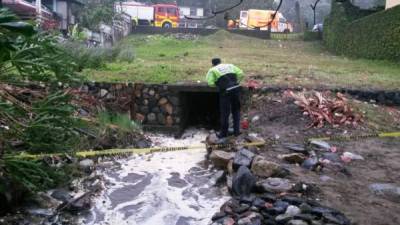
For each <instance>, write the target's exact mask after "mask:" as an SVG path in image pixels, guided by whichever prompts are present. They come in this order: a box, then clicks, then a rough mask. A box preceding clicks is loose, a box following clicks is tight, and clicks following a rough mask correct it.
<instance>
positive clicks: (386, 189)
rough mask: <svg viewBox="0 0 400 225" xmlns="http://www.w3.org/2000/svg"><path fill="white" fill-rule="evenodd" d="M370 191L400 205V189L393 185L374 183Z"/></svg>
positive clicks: (370, 186)
mask: <svg viewBox="0 0 400 225" xmlns="http://www.w3.org/2000/svg"><path fill="white" fill-rule="evenodd" d="M369 189H370V190H371V191H372V192H373V193H374V194H375V195H378V196H382V197H384V198H386V199H388V200H390V201H393V202H398V203H400V187H398V186H395V184H391V183H374V184H371V185H369Z"/></svg>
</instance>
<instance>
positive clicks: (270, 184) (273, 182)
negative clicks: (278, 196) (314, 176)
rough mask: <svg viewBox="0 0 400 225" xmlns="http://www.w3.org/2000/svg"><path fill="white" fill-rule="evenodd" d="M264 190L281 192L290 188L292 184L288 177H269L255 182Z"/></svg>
mask: <svg viewBox="0 0 400 225" xmlns="http://www.w3.org/2000/svg"><path fill="white" fill-rule="evenodd" d="M257 185H258V186H259V187H260V189H261V190H262V191H264V192H272V193H282V192H287V191H289V190H290V189H292V186H293V185H292V184H291V183H290V181H289V180H288V179H283V178H277V177H270V178H267V179H265V180H262V181H260V182H259V183H257Z"/></svg>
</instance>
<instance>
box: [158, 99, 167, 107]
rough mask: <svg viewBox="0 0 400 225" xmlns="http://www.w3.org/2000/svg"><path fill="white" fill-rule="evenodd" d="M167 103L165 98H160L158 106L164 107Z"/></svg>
mask: <svg viewBox="0 0 400 225" xmlns="http://www.w3.org/2000/svg"><path fill="white" fill-rule="evenodd" d="M167 102H168V99H167V98H165V97H162V98H160V100H159V101H158V105H160V106H161V105H165V104H167Z"/></svg>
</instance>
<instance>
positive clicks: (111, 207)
mask: <svg viewBox="0 0 400 225" xmlns="http://www.w3.org/2000/svg"><path fill="white" fill-rule="evenodd" d="M207 134H208V132H207V131H206V130H195V129H189V130H187V131H186V132H185V133H184V134H183V136H182V137H183V138H182V139H174V138H173V137H168V136H162V135H148V136H149V137H150V139H151V140H152V142H153V145H154V146H165V147H176V146H187V145H198V144H200V143H201V142H203V141H204V140H205V138H206V136H207ZM205 155H206V149H196V150H186V151H175V152H162V153H153V154H149V155H142V156H138V155H136V156H131V157H129V158H126V159H122V160H119V161H118V162H119V163H120V164H121V165H120V166H119V167H118V168H114V169H102V170H101V171H99V172H100V173H102V175H103V176H104V177H105V189H104V190H103V192H102V193H101V194H100V195H99V196H98V197H96V198H95V199H94V201H95V203H94V207H93V209H92V210H91V211H90V213H89V214H88V215H86V216H85V217H84V218H82V221H81V223H82V224H101V225H103V224H104V225H106V224H109V225H112V224H113V225H114V224H118V225H120V224H129V225H207V224H210V222H211V217H212V215H213V214H214V213H215V212H217V211H218V210H219V208H220V206H221V205H222V204H223V203H224V202H225V201H226V200H228V199H229V194H228V193H227V190H226V189H224V188H219V187H217V186H216V185H215V182H216V174H217V171H216V170H212V169H211V167H210V166H209V165H208V164H207V162H206V161H205Z"/></svg>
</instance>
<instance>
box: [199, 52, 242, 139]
mask: <svg viewBox="0 0 400 225" xmlns="http://www.w3.org/2000/svg"><path fill="white" fill-rule="evenodd" d="M212 65H213V67H212V68H211V69H210V70H209V71H208V73H207V78H206V79H207V83H208V85H209V86H211V87H215V86H217V87H218V90H219V95H220V97H219V104H220V120H221V128H220V129H221V131H220V133H219V134H218V137H219V138H224V137H227V136H228V128H229V115H230V114H231V113H232V117H233V130H234V135H235V136H238V135H239V134H240V89H241V88H240V85H239V83H240V81H241V80H242V79H243V76H244V75H243V71H242V70H241V69H239V68H238V67H236V66H234V65H232V64H222V63H221V59H219V58H214V59H212Z"/></svg>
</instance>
